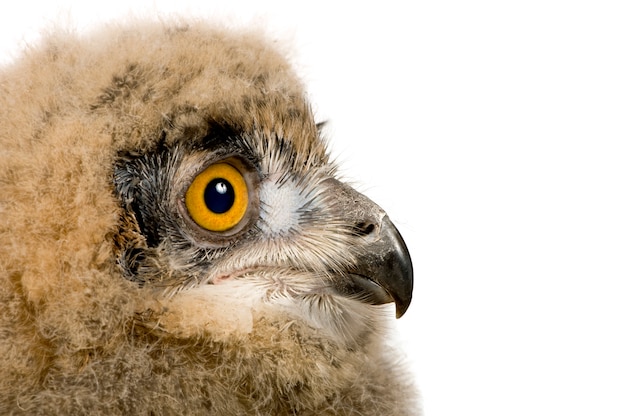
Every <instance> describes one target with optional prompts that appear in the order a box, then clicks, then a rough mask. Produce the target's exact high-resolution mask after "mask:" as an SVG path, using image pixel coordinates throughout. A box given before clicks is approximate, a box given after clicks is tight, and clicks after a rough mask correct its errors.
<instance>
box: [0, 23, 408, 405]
mask: <svg viewBox="0 0 626 416" xmlns="http://www.w3.org/2000/svg"><path fill="white" fill-rule="evenodd" d="M0 107H1V110H0V126H1V129H0V413H1V414H29V415H30V414H42V415H49V414H89V415H95V414H103V415H118V414H119V415H129V414H135V415H174V414H176V415H180V414H209V415H231V414H232V415H236V414H241V415H248V414H259V415H261V414H263V415H268V414H271V415H294V414H298V415H405V414H417V413H418V411H417V410H416V403H415V391H414V388H413V386H412V384H411V382H410V380H408V379H407V377H406V374H405V370H404V369H403V366H402V364H401V363H400V362H399V361H398V358H397V355H395V354H394V352H393V351H392V350H391V349H390V347H389V346H387V345H385V344H384V340H385V338H386V335H385V331H386V330H385V325H386V324H385V322H387V321H388V318H389V313H388V310H387V309H385V308H384V307H379V306H372V305H366V304H361V303H359V302H352V303H351V304H350V308H351V309H350V311H352V312H353V313H359V316H356V315H355V316H351V317H350V318H349V319H350V320H348V318H346V322H347V323H345V325H346V328H344V330H346V331H348V332H349V331H353V332H354V334H352V335H354V336H353V337H351V338H352V339H349V340H338V339H336V337H334V338H333V336H330V335H332V334H330V335H329V333H328V332H325V331H320V328H319V326H321V325H323V322H322V321H323V319H322V318H320V320H318V321H315V319H313V320H311V321H306V320H302V319H297V317H295V315H294V314H290V313H286V312H285V310H287V309H282V310H280V311H278V312H277V311H276V310H275V309H273V308H272V307H271V305H265V306H263V305H262V304H257V305H256V306H255V307H253V308H249V309H245V308H239V307H235V306H229V303H228V300H229V296H230V297H233V294H232V293H233V292H232V291H231V292H229V291H228V290H227V289H228V287H229V286H220V285H212V286H209V285H207V286H205V287H204V288H201V289H199V290H197V291H192V292H185V291H184V290H183V291H181V292H180V293H178V294H177V295H171V294H169V295H168V296H165V295H163V293H161V292H159V291H155V290H153V289H151V288H150V287H148V285H142V284H138V282H136V281H133V280H132V279H129V278H128V277H127V276H124V269H123V267H121V262H122V261H121V260H120V250H121V249H122V248H123V247H127V246H129V245H132V244H136V245H137V246H141V245H142V244H143V245H144V246H145V244H146V243H145V241H144V240H145V238H144V237H143V236H142V235H141V233H140V230H139V226H138V223H137V220H136V218H134V217H133V216H132V215H129V214H128V212H127V211H126V209H125V207H124V203H123V201H121V198H120V196H119V193H118V192H116V190H115V187H114V179H113V178H114V176H115V172H114V168H115V166H116V163H119V160H120V155H121V154H124V155H140V154H146V153H150V152H156V151H158V150H159V148H161V147H164V146H165V147H168V146H169V147H173V146H176V145H177V144H179V143H181V142H182V141H184V140H187V139H188V138H199V137H204V136H206V135H207V131H208V130H210V129H211V128H212V127H211V126H214V125H228V126H230V127H231V128H232V126H235V127H236V129H237V130H238V131H246V132H256V134H260V135H265V136H267V137H276V136H280V137H286V138H294V139H293V140H292V141H291V142H290V145H291V146H292V147H293V154H292V155H290V157H292V158H293V166H294V169H303V170H304V169H307V168H308V166H313V165H315V166H322V165H324V166H325V165H326V164H327V163H328V159H327V156H326V152H325V148H324V144H323V142H322V141H321V140H320V139H319V133H318V131H317V127H316V124H315V122H314V120H313V117H312V114H311V110H310V108H309V105H308V103H307V101H306V99H305V95H304V92H303V90H302V87H301V85H300V81H299V80H298V79H297V78H296V77H295V76H294V74H293V73H292V69H291V67H290V65H289V64H288V63H287V61H286V60H285V59H284V58H283V57H282V55H281V54H280V53H279V52H278V51H277V50H276V49H275V47H273V46H272V44H271V43H270V42H267V41H266V40H265V39H264V38H263V37H262V36H260V35H259V34H256V33H249V32H243V33H242V32H230V31H227V30H223V29H220V28H215V27H214V26H211V27H209V26H207V25H205V24H196V23H194V24H170V23H136V24H134V25H132V26H121V27H117V26H111V27H108V28H107V29H105V30H101V31H97V32H95V33H92V34H90V35H88V36H79V35H74V34H67V33H57V34H54V35H52V36H49V37H48V38H47V39H46V40H45V41H44V42H43V43H42V44H41V45H40V46H38V47H36V48H31V49H29V50H27V51H25V52H24V54H23V56H22V57H21V58H20V59H19V60H17V61H16V62H14V63H13V64H11V65H10V66H8V67H6V68H3V69H2V70H1V72H0ZM267 163H268V164H271V163H273V162H272V161H268V162H267ZM261 274H262V273H261ZM286 278H287V277H286ZM289 278H291V279H295V280H297V278H298V276H290V277H289ZM213 288H216V290H217V291H214V292H211V290H212V289H213ZM231 289H232V287H231ZM220 290H221V292H220ZM205 292H207V293H205ZM208 292H211V293H208ZM234 293H236V292H234ZM242 296H245V295H242ZM208 300H214V303H211V302H210V301H208ZM346 302H348V301H346ZM236 304H237V300H236V299H234V298H233V305H236ZM333 305H334V304H331V303H329V305H328V308H332V307H333ZM339 306H341V305H339ZM339 306H337V307H339ZM314 321H315V322H317V324H316V323H315V322H314ZM320 322H321V323H320ZM354 328H358V329H354ZM366 328H368V329H367V330H366Z"/></svg>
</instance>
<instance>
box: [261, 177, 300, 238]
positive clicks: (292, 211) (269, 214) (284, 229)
mask: <svg viewBox="0 0 626 416" xmlns="http://www.w3.org/2000/svg"><path fill="white" fill-rule="evenodd" d="M277 179H278V178H277V177H276V175H273V176H272V177H269V178H267V179H266V180H265V181H264V182H263V183H262V184H261V186H260V189H259V200H260V201H261V211H260V221H259V228H260V229H261V231H262V232H263V235H264V237H265V238H267V239H271V238H275V237H278V236H281V235H285V234H287V233H289V232H290V231H295V230H296V229H297V228H298V225H299V222H300V210H301V208H302V207H303V206H304V204H305V202H306V200H305V199H304V198H303V197H302V195H301V194H300V192H299V191H298V189H297V187H296V185H295V184H294V183H293V181H291V180H287V181H283V182H281V183H278V182H277Z"/></svg>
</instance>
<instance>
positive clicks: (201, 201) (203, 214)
mask: <svg viewBox="0 0 626 416" xmlns="http://www.w3.org/2000/svg"><path fill="white" fill-rule="evenodd" d="M185 205H186V206H187V211H188V212H189V215H190V216H191V218H192V219H193V220H194V221H195V222H196V224H198V225H199V226H201V227H202V228H205V229H207V230H209V231H227V230H229V229H231V228H233V227H234V226H236V225H237V224H238V223H239V221H241V219H242V218H243V217H244V215H245V213H246V210H247V209H248V187H247V186H246V180H245V179H244V177H243V175H242V174H241V173H240V172H239V171H238V170H237V169H236V168H235V167H233V166H232V165H229V164H228V163H216V164H214V165H211V166H209V167H208V168H206V169H205V170H204V171H202V172H201V173H200V174H199V175H198V176H196V178H195V179H194V180H193V182H191V185H190V186H189V188H188V189H187V193H186V194H185Z"/></svg>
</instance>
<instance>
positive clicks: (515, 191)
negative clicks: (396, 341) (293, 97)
mask: <svg viewBox="0 0 626 416" xmlns="http://www.w3.org/2000/svg"><path fill="white" fill-rule="evenodd" d="M225 3H228V4H229V5H228V6H226V5H225ZM620 3H621V2H620V1H612V2H611V1H602V0H599V1H598V0H596V1H584V0H583V1H576V0H571V1H555V0H544V1H537V0H530V1H528V0H526V1H496V0H493V1H487V0H478V1H462V0H457V1H446V0H440V1H417V2H413V4H410V2H400V1H386V2H383V3H374V2H365V1H364V2H360V3H357V2H354V3H353V4H352V5H348V2H345V3H339V1H337V0H336V1H333V2H330V1H315V2H310V3H307V4H300V3H298V2H295V1H291V2H289V1H283V2H279V1H266V2H263V3H261V2H258V1H249V2H244V1H233V0H222V1H220V2H212V1H207V0H205V1H196V2H194V1H185V0H176V1H152V2H150V1H143V2H139V1H135V2H129V1H117V0H115V1H114V0H107V1H104V2H98V3H97V4H96V3H93V4H90V3H88V2H85V1H83V2H79V1H56V2H54V4H50V3H38V2H31V1H18V2H15V3H13V4H12V5H11V6H10V10H9V9H8V7H7V6H4V8H5V9H6V10H3V11H2V12H1V13H0V41H1V44H0V55H1V56H2V61H4V62H6V61H8V60H10V54H12V53H15V51H16V50H17V49H18V48H19V45H20V44H22V45H23V44H24V43H25V42H29V41H33V40H34V39H36V38H37V33H38V30H39V29H41V28H42V27H46V26H48V25H49V24H50V23H51V22H61V23H62V25H66V24H69V22H71V23H72V24H73V25H74V26H75V27H77V28H78V29H81V30H82V29H84V28H88V27H90V26H91V25H93V24H94V22H97V21H102V20H104V21H107V20H110V19H114V18H119V17H123V16H126V15H128V12H129V11H130V10H132V11H134V12H135V14H136V15H155V12H158V13H160V14H161V15H162V16H167V15H168V14H169V13H172V12H175V13H178V14H181V15H183V16H189V15H191V16H195V17H210V16H213V17H215V16H221V17H220V19H219V20H220V21H224V19H225V18H226V19H227V20H228V21H230V22H231V23H232V24H233V25H245V24H249V23H250V21H251V20H250V19H253V20H254V21H256V22H257V24H258V23H259V22H260V23H261V24H262V25H264V26H265V27H267V28H268V29H269V31H270V33H273V34H275V36H276V37H277V38H279V39H287V40H289V39H292V43H293V47H294V50H295V52H296V53H295V55H294V59H295V61H296V63H297V64H298V67H299V71H300V73H301V74H302V76H303V78H304V79H305V81H306V83H307V84H308V85H309V91H310V94H311V99H312V101H313V102H314V105H315V108H316V111H317V114H318V116H319V119H320V120H323V119H328V120H330V121H331V126H330V130H329V134H330V136H331V141H332V151H333V154H334V155H335V156H336V157H337V159H338V160H339V161H340V162H341V164H342V166H343V169H342V173H343V175H344V176H345V177H346V178H348V179H351V180H353V181H354V183H355V184H356V187H357V189H359V190H361V191H362V192H364V193H365V194H367V195H368V196H370V197H371V198H372V199H374V200H375V201H377V202H378V203H379V204H380V205H381V206H383V207H384V208H385V209H386V210H387V211H388V212H389V214H390V216H391V217H392V219H394V220H395V222H396V224H397V226H398V228H399V229H400V230H401V231H402V233H403V235H404V237H405V240H406V242H407V244H408V246H409V249H410V250H411V252H412V255H413V259H414V266H415V272H416V273H415V274H416V275H415V278H416V280H415V285H416V287H415V294H414V301H413V304H412V306H411V308H410V309H409V312H408V313H407V315H406V316H405V317H403V318H402V319H401V320H400V321H398V325H399V329H400V331H399V332H400V338H401V341H402V342H403V345H404V349H405V351H406V353H407V355H408V356H409V358H410V359H411V360H412V364H413V368H414V370H415V374H416V377H417V380H418V382H419V385H420V388H421V390H422V395H423V397H424V399H423V403H424V409H425V412H426V415H427V416H440V415H451V416H452V415H481V416H482V415H494V416H496V415H497V416H503V415H506V416H509V415H568V416H571V415H603V416H607V415H626V334H625V329H626V328H625V322H624V318H625V317H626V305H625V303H626V302H625V298H626V284H625V279H626V265H625V260H626V189H625V186H626V160H625V159H626V151H625V148H626V146H625V140H626V12H625V11H624V10H623V9H622V8H621V7H620ZM131 5H132V7H131ZM0 111H2V110H1V109H0Z"/></svg>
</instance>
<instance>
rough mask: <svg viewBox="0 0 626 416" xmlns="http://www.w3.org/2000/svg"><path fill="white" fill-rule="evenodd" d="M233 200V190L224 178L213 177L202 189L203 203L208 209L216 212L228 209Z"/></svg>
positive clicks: (219, 212)
mask: <svg viewBox="0 0 626 416" xmlns="http://www.w3.org/2000/svg"><path fill="white" fill-rule="evenodd" d="M234 202H235V190H234V189H233V186H232V185H231V184H230V182H228V181H227V180H226V179H223V178H215V179H213V180H212V181H211V182H209V184H208V185H207V187H206V189H205V190H204V203H205V204H206V206H207V208H208V209H209V210H210V211H212V212H214V213H216V214H223V213H224V212H226V211H228V210H229V209H231V208H232V206H233V203H234Z"/></svg>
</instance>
